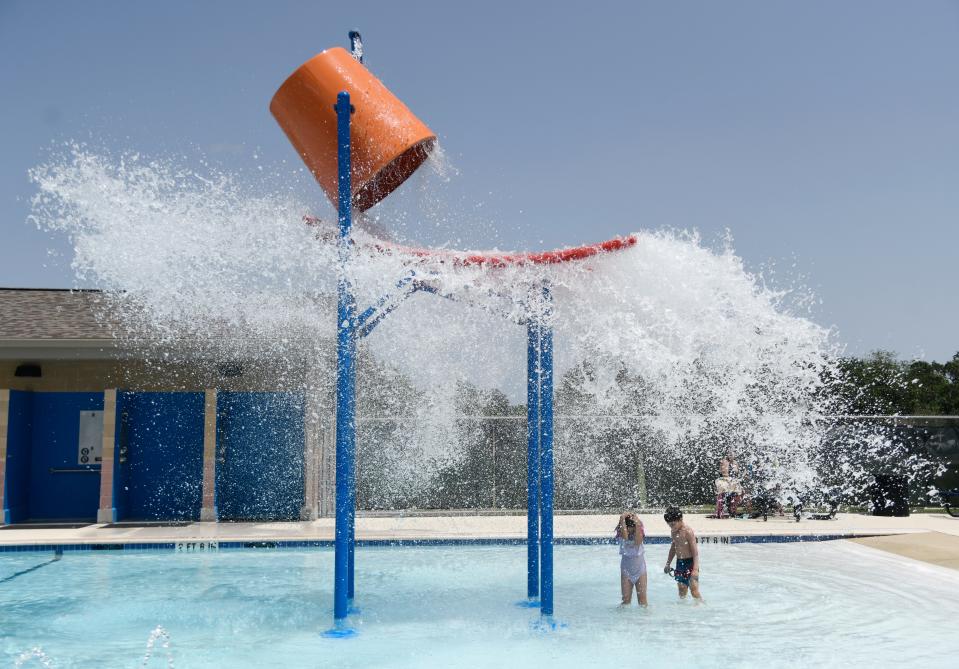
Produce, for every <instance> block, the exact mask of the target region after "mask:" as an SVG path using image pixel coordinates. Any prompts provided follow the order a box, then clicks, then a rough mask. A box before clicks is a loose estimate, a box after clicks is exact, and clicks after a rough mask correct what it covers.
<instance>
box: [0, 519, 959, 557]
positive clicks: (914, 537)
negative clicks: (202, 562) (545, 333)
mask: <svg viewBox="0 0 959 669" xmlns="http://www.w3.org/2000/svg"><path fill="white" fill-rule="evenodd" d="M641 517H642V519H643V524H644V526H645V528H646V534H647V536H649V537H650V538H658V539H660V540H661V539H663V538H665V537H667V536H668V535H669V528H668V527H667V525H666V523H665V522H664V521H663V518H662V516H661V515H659V514H642V515H641ZM616 520H617V517H616V516H615V515H609V514H568V515H567V514H562V515H557V516H556V517H555V521H554V528H555V529H554V535H555V537H556V538H557V539H559V540H588V539H603V538H609V537H611V535H612V530H613V527H614V526H615V524H616ZM686 521H687V522H688V523H689V525H690V526H692V528H693V529H694V530H695V531H696V533H697V534H698V535H699V536H700V537H717V538H718V537H746V538H747V540H758V541H761V540H762V537H787V538H796V539H799V537H808V538H810V539H814V538H815V537H817V536H823V535H826V536H829V537H830V538H857V541H859V542H860V543H863V544H865V545H868V546H872V547H874V548H879V549H882V550H887V551H889V552H893V553H896V554H899V555H903V556H907V557H913V558H914V559H923V560H926V561H933V560H931V559H929V558H930V557H934V559H935V560H936V561H937V562H936V563H937V564H942V565H943V566H951V567H953V568H959V518H950V517H949V516H947V515H946V514H944V513H943V514H938V513H924V514H915V515H912V516H909V517H906V518H886V517H878V516H866V515H858V514H839V515H838V516H837V517H836V518H835V519H834V520H802V521H801V522H798V523H797V522H796V521H795V520H794V519H793V518H792V517H791V516H785V517H770V518H769V520H768V522H763V521H762V520H761V519H759V520H729V519H722V520H717V519H713V518H706V517H705V516H704V515H699V514H688V515H687V516H686ZM333 530H334V527H333V519H332V518H322V519H319V520H316V521H312V522H265V523H208V522H197V523H190V524H185V525H149V524H142V525H126V524H124V525H122V526H116V525H112V526H110V525H104V524H90V525H83V526H80V527H62V526H61V527H25V528H20V527H14V526H7V527H4V528H2V530H0V549H2V548H4V547H9V546H26V545H79V546H83V545H104V544H154V543H171V542H172V543H176V542H202V541H216V542H299V541H332V540H333V538H334V533H333ZM356 537H357V540H360V541H364V540H372V541H427V542H429V541H469V540H493V541H502V540H522V539H525V537H526V516H525V515H474V514H464V513H451V514H449V515H426V514H390V515H386V514H363V515H360V516H359V517H358V518H357V521H356Z"/></svg>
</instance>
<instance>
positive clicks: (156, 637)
mask: <svg viewBox="0 0 959 669" xmlns="http://www.w3.org/2000/svg"><path fill="white" fill-rule="evenodd" d="M157 641H160V647H161V648H162V649H163V651H164V653H165V655H166V666H167V669H173V653H172V651H171V650H170V633H169V632H167V631H166V630H165V629H163V625H157V626H156V627H155V628H154V630H153V631H152V632H150V636H149V638H147V647H146V653H145V654H144V655H143V662H141V663H140V666H141V667H148V666H150V660H151V659H152V658H153V651H154V647H155V646H156V643H157Z"/></svg>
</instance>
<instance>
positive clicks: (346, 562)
mask: <svg viewBox="0 0 959 669" xmlns="http://www.w3.org/2000/svg"><path fill="white" fill-rule="evenodd" d="M351 111H352V106H351V105H350V94H349V93H347V92H346V91H343V92H341V93H340V94H339V95H337V97H336V124H337V160H338V163H339V202H338V209H339V222H340V239H339V262H340V276H339V280H338V281H337V308H336V317H337V328H336V540H335V555H334V583H333V618H334V621H336V622H341V621H343V620H344V619H345V618H346V616H347V614H348V613H349V599H350V596H351V595H352V591H353V587H352V581H353V564H352V560H351V557H352V553H353V538H354V532H353V528H354V520H355V515H356V490H355V480H356V477H355V472H354V467H355V463H356V420H355V418H356V396H355V392H356V368H355V366H354V361H355V358H356V333H355V325H356V324H355V321H356V303H355V301H354V299H353V291H352V286H351V285H350V280H349V276H348V274H347V264H348V262H349V257H350V246H349V243H350V228H351V227H352V224H353V220H352V218H353V212H352V194H351V190H352V184H351V178H350V113H351Z"/></svg>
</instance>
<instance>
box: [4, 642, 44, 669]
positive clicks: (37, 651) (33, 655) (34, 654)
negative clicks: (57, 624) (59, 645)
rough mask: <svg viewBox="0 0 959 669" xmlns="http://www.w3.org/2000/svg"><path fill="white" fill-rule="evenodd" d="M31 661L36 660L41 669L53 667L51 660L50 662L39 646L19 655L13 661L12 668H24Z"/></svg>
mask: <svg viewBox="0 0 959 669" xmlns="http://www.w3.org/2000/svg"><path fill="white" fill-rule="evenodd" d="M31 660H36V661H37V662H39V663H40V666H43V667H48V668H50V667H53V660H51V659H50V658H49V657H48V656H47V654H46V653H45V652H43V649H42V648H40V646H36V647H34V648H31V649H30V650H26V651H24V652H22V653H20V656H19V657H18V658H17V659H16V660H15V661H14V664H13V666H14V667H16V668H17V669H20V667H23V666H26V665H27V663H28V662H30V661H31Z"/></svg>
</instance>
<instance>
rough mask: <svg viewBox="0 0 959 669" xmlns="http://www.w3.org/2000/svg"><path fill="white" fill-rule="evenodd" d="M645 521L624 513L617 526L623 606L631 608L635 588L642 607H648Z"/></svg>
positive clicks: (632, 514) (633, 514)
mask: <svg viewBox="0 0 959 669" xmlns="http://www.w3.org/2000/svg"><path fill="white" fill-rule="evenodd" d="M644 538H645V532H644V531H643V521H641V520H640V519H639V516H637V515H636V514H635V513H629V512H626V513H623V514H621V515H620V516H619V525H617V526H616V539H617V540H618V542H619V554H620V555H621V556H622V557H621V558H620V561H619V573H620V576H619V579H620V586H621V588H622V591H623V602H622V604H621V606H629V605H630V603H631V602H632V600H633V588H636V599H637V600H638V601H639V605H640V606H648V605H649V604H648V602H647V601H646V555H645V546H643V539H644Z"/></svg>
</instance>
